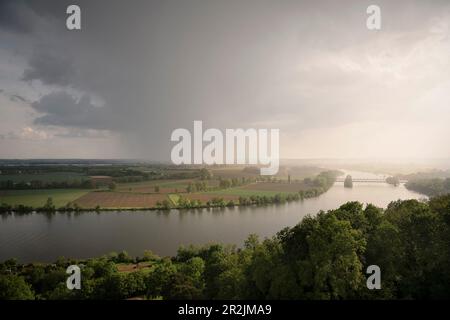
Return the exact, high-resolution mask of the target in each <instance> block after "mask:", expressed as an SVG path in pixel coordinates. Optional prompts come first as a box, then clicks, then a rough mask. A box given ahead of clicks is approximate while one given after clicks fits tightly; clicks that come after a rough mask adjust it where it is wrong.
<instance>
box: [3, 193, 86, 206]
mask: <svg viewBox="0 0 450 320" xmlns="http://www.w3.org/2000/svg"><path fill="white" fill-rule="evenodd" d="M88 192H89V190H84V189H42V190H7V191H0V203H6V204H9V205H12V206H14V205H20V204H22V205H25V206H31V207H41V206H43V205H44V204H45V203H46V201H47V199H48V198H49V197H51V198H52V200H53V204H54V205H55V206H56V207H62V206H65V205H66V204H67V203H68V202H72V201H74V200H76V199H78V198H79V197H81V196H83V195H85V194H86V193H88Z"/></svg>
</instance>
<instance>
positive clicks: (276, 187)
mask: <svg viewBox="0 0 450 320" xmlns="http://www.w3.org/2000/svg"><path fill="white" fill-rule="evenodd" d="M241 189H245V190H257V191H276V192H299V191H300V190H306V189H308V187H307V186H305V184H304V183H303V182H292V183H287V182H257V183H252V184H249V185H246V186H243V187H241Z"/></svg>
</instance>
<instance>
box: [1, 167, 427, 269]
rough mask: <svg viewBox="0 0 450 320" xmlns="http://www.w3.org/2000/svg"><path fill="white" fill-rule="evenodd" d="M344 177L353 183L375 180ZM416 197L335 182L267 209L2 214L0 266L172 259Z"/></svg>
mask: <svg viewBox="0 0 450 320" xmlns="http://www.w3.org/2000/svg"><path fill="white" fill-rule="evenodd" d="M346 174H347V173H346ZM348 174H351V175H352V176H353V177H354V178H371V177H374V175H371V174H366V173H364V174H363V173H358V172H348ZM376 177H379V176H376ZM420 198H424V196H423V195H420V194H418V193H415V192H411V191H409V190H407V189H406V188H405V187H404V186H403V185H400V186H398V187H394V186H391V185H388V184H384V183H354V187H353V188H352V189H348V188H344V186H343V183H336V184H335V185H334V186H333V187H332V188H331V189H330V190H329V191H328V192H327V193H325V194H323V195H321V196H320V197H317V198H313V199H307V200H305V201H299V202H294V203H289V204H285V205H271V206H267V207H240V208H238V207H236V208H225V209H197V210H171V211H170V212H163V211H134V212H100V213H61V214H59V213H58V214H26V215H17V214H15V215H3V216H2V218H1V220H0V261H2V260H5V259H8V258H12V257H16V258H18V259H19V261H21V262H29V261H54V260H55V259H56V258H57V257H59V256H66V257H77V258H88V257H95V256H100V255H103V254H106V253H108V252H111V251H122V250H126V251H128V252H129V253H130V254H132V255H142V254H143V252H144V250H152V251H153V252H155V253H157V254H159V255H172V254H175V253H176V250H177V248H178V247H179V246H180V245H182V244H203V243H210V242H224V243H233V244H237V245H241V244H242V243H243V241H244V240H245V238H246V237H247V236H248V235H249V234H251V233H256V234H259V235H260V236H262V237H266V236H272V235H274V234H275V233H276V232H278V231H279V230H281V229H283V228H284V227H287V226H293V225H295V224H296V223H298V222H299V221H300V220H301V219H302V217H304V216H305V215H307V214H315V213H316V212H318V211H319V210H329V209H334V208H337V207H338V206H340V205H341V204H342V203H344V202H347V201H360V202H363V203H373V204H375V205H377V206H380V207H385V206H386V205H387V204H388V203H389V202H391V201H393V200H398V199H420Z"/></svg>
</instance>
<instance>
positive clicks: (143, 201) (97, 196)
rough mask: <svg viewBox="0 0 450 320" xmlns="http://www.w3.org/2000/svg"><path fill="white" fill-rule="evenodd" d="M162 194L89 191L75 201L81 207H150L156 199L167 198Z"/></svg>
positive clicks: (154, 203)
mask: <svg viewBox="0 0 450 320" xmlns="http://www.w3.org/2000/svg"><path fill="white" fill-rule="evenodd" d="M167 199H168V198H167V195H163V194H139V193H125V192H112V191H106V192H90V193H88V194H85V195H83V196H82V197H80V198H78V199H77V200H76V201H75V203H76V204H78V205H79V206H80V207H82V208H95V207H97V206H99V207H101V208H151V207H155V206H156V203H157V202H158V201H160V202H161V201H163V200H167Z"/></svg>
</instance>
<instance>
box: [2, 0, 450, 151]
mask: <svg viewBox="0 0 450 320" xmlns="http://www.w3.org/2000/svg"><path fill="white" fill-rule="evenodd" d="M378 2H380V5H381V6H382V7H383V13H384V14H385V15H384V17H385V19H384V20H383V21H384V25H383V28H385V29H383V33H378V34H374V33H369V32H368V31H367V29H366V27H365V18H366V13H365V10H366V8H367V6H368V5H369V4H372V1H346V4H345V5H344V4H343V3H342V2H341V1H326V0H323V1H314V2H311V1H299V0H285V1H273V0H227V1H206V0H203V1H202V0H189V1H182V0H179V1H173V0H167V1H141V0H135V1H130V2H124V1H102V0H98V1H84V0H80V1H76V2H73V1H66V0H61V1H59V0H58V1H56V0H55V1H50V0H40V1H2V2H0V9H1V10H0V29H2V30H3V31H7V32H11V33H12V34H13V36H11V37H14V41H15V42H14V45H10V47H11V49H12V50H16V49H21V50H20V52H21V54H22V55H23V57H24V58H25V60H26V67H25V68H24V72H23V77H22V79H23V80H24V81H23V83H24V84H26V83H27V82H32V84H34V83H35V82H39V83H40V84H43V85H44V86H48V88H45V89H46V90H45V92H46V93H47V92H48V91H52V90H53V91H55V92H53V93H50V94H48V95H45V96H44V97H42V98H40V99H39V100H38V101H36V102H34V103H33V104H32V107H33V108H34V109H35V110H36V111H38V112H40V113H41V115H40V116H39V117H38V118H37V119H36V120H35V122H36V123H37V124H40V125H52V126H62V127H64V126H66V127H77V128H83V129H100V130H103V129H105V130H109V131H117V132H120V133H121V134H123V137H124V140H125V141H126V142H128V143H126V145H127V147H129V148H130V149H132V150H130V152H131V153H132V154H133V155H136V156H151V157H152V158H154V159H161V158H165V157H166V156H167V155H168V150H170V147H171V144H170V141H169V138H170V133H171V131H172V130H173V129H175V128H180V127H185V128H191V127H192V121H193V120H203V121H204V123H205V126H208V127H217V128H236V127H249V126H252V125H253V124H254V123H256V124H259V123H262V125H263V126H267V127H273V126H276V127H278V126H279V127H280V128H281V129H284V128H287V127H288V126H290V127H289V128H287V129H289V130H298V131H300V130H303V129H305V128H314V127H319V126H326V127H331V126H334V125H337V124H346V123H351V122H352V121H355V120H358V119H361V118H364V117H367V116H366V115H365V114H366V113H367V112H371V111H370V110H379V111H378V114H376V113H375V111H374V112H373V113H371V114H370V116H371V117H373V118H376V117H386V116H387V115H389V113H388V112H385V110H384V109H383V108H382V107H380V106H379V105H377V104H376V102H377V101H378V100H379V97H383V96H385V95H386V92H387V90H386V88H385V87H384V86H383V85H380V83H381V84H383V83H384V82H383V81H379V78H376V76H377V74H375V75H373V74H370V72H366V71H365V70H363V71H358V68H359V67H361V66H362V69H364V68H365V67H367V65H370V63H373V62H374V63H375V64H376V63H378V62H379V61H377V60H375V61H369V63H367V61H366V60H364V58H365V57H366V56H367V54H366V53H367V52H368V53H369V54H371V53H373V52H375V53H376V50H377V49H379V48H378V47H375V48H372V47H367V48H366V47H365V46H364V44H365V43H368V42H370V41H374V42H376V41H378V39H383V35H388V37H389V34H390V33H391V34H393V35H395V36H397V35H398V33H399V32H405V33H406V34H414V32H415V31H417V30H419V31H420V32H422V34H423V33H426V31H427V27H428V22H429V21H430V17H435V16H437V15H439V14H440V13H442V12H445V11H446V10H448V1H447V2H445V1H434V2H432V3H431V2H430V3H425V2H423V1H395V2H393V1H378ZM73 3H76V4H78V5H79V6H80V7H81V10H82V30H81V31H68V30H66V28H65V17H66V13H65V9H66V7H67V6H68V5H69V4H73ZM27 32H28V33H32V34H33V35H32V36H31V37H30V36H29V35H28V36H27V37H26V36H25V35H24V34H26V33H27ZM420 32H419V33H418V34H419V35H420ZM402 40H404V38H401V37H400V38H399V41H398V42H396V41H392V42H386V45H387V46H392V47H394V49H396V48H397V47H396V46H397V44H398V46H399V47H401V45H402ZM410 42H411V41H409V40H407V41H405V43H407V44H408V43H410ZM412 42H413V41H412ZM8 45H9V44H8V43H6V44H3V46H4V47H8ZM358 45H361V46H360V47H358ZM408 49H409V48H408ZM371 50H373V51H371ZM409 52H410V51H408V50H405V51H401V50H399V54H398V52H394V54H398V55H400V56H401V55H402V54H403V53H405V54H404V56H408V53H409ZM361 57H362V58H361ZM375 58H378V57H376V56H375ZM388 58H389V56H387V58H386V59H385V60H386V63H387V64H388V63H390V60H389V59H388ZM385 60H383V59H381V62H380V63H381V67H384V65H383V63H384V62H385ZM393 62H394V65H395V63H396V62H397V61H395V60H394V61H393ZM400 62H402V61H400ZM388 66H389V65H388ZM376 67H377V66H375V69H376ZM369 71H370V70H369ZM376 71H377V70H376ZM366 74H368V76H366ZM374 78H375V80H373V79H374ZM383 80H384V79H383ZM368 88H371V90H367V89H368ZM387 89H388V90H389V88H387ZM71 90H74V91H76V92H77V93H79V94H80V95H81V96H82V98H81V99H77V98H75V97H73V96H72V95H71V94H68V93H67V92H70V91H71ZM392 90H393V91H394V90H395V88H394V89H392ZM93 97H98V98H99V99H101V101H102V102H103V103H102V105H103V106H102V107H101V108H99V107H96V106H94V105H93V103H92V100H93ZM401 98H402V97H399V99H398V100H402V99H401ZM361 106H364V108H362V107H361ZM388 107H389V105H388V106H387V107H385V108H388ZM286 119H287V120H288V121H286ZM278 120H279V121H278ZM274 121H278V122H275V124H274Z"/></svg>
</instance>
